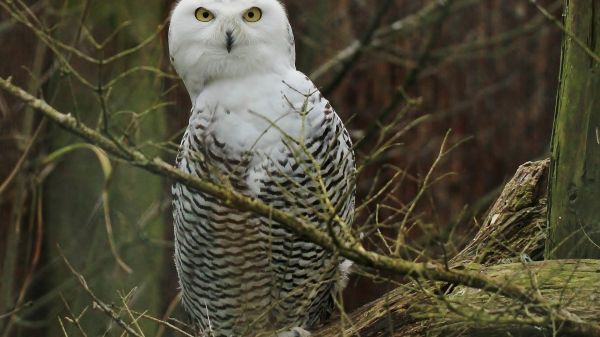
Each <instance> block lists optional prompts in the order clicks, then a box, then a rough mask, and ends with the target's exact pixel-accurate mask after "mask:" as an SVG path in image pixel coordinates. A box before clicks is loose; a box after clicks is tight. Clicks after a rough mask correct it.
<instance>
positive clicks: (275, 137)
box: [170, 0, 355, 336]
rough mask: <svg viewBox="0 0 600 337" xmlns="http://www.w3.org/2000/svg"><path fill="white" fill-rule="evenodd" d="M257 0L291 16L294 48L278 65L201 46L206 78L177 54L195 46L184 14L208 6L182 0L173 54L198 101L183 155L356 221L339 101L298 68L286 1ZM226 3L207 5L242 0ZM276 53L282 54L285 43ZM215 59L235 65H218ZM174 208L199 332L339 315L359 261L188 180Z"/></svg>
mask: <svg viewBox="0 0 600 337" xmlns="http://www.w3.org/2000/svg"><path fill="white" fill-rule="evenodd" d="M194 1H198V0H194ZM204 1H209V0H204ZM253 1H255V2H256V4H257V5H260V6H261V7H260V9H261V11H262V13H263V15H264V16H265V20H266V19H269V15H273V14H272V13H279V15H280V16H281V15H283V16H284V18H283V19H282V20H281V26H280V27H281V30H282V31H283V33H282V38H285V44H286V45H287V46H288V47H287V48H283V49H281V50H279V52H280V53H281V54H283V55H280V57H276V58H275V59H274V60H273V63H271V64H262V63H256V61H257V60H255V59H254V58H253V57H250V56H249V55H247V54H246V53H245V52H243V51H240V52H239V55H235V50H236V49H235V48H236V45H235V44H234V45H233V52H231V51H229V52H227V54H231V55H225V56H224V58H222V59H221V58H219V59H217V58H213V59H211V58H210V57H208V56H207V55H206V53H205V54H204V55H203V56H202V57H199V56H198V57H199V58H198V59H197V60H196V63H201V64H202V65H204V66H206V67H208V68H210V69H206V68H202V70H200V69H196V68H193V69H191V70H194V69H196V70H197V71H198V72H200V75H199V76H195V77H193V73H190V72H189V71H187V70H186V72H184V70H183V69H181V68H182V67H187V65H185V66H182V65H181V64H180V63H178V59H181V58H185V55H188V54H187V53H188V52H189V50H188V49H187V48H189V46H187V45H183V43H184V42H185V41H181V43H178V42H177V41H175V42H174V41H173V40H175V38H174V37H175V36H176V35H177V36H178V35H179V30H177V28H176V26H174V24H175V21H174V20H176V19H178V18H179V17H180V16H183V15H189V12H191V10H192V9H194V8H196V7H197V6H198V5H197V4H196V3H193V2H190V1H187V0H183V1H181V2H180V3H179V4H178V7H177V8H176V9H175V11H174V13H173V17H172V24H171V30H170V49H171V55H172V58H173V59H174V64H175V66H176V68H177V70H178V72H179V74H180V75H181V76H182V77H183V78H184V81H185V82H186V86H187V87H188V91H190V96H191V97H192V100H193V103H194V108H193V109H192V115H191V117H190V121H189V126H188V128H187V130H186V132H185V134H184V137H183V140H182V144H181V148H180V153H179V156H178V159H177V163H178V166H179V168H180V169H181V170H184V171H186V172H188V173H191V174H194V175H197V176H199V177H202V178H204V179H208V180H211V181H213V182H215V183H217V184H220V185H224V186H229V187H231V188H233V189H235V190H236V191H238V192H240V193H242V194H244V195H247V196H249V197H252V198H257V199H260V200H262V201H263V202H265V203H267V204H270V205H273V206H274V207H277V208H279V209H282V210H285V211H286V212H289V213H290V214H294V215H295V216H297V217H301V218H302V219H304V220H305V221H308V222H310V223H313V224H315V225H316V226H318V227H320V228H322V229H324V230H328V228H327V226H330V225H331V223H332V221H330V219H331V217H332V216H333V214H337V215H339V216H340V218H342V219H343V220H345V221H346V222H347V223H351V221H352V213H353V210H354V188H355V186H354V176H355V166H354V156H353V153H352V145H351V141H350V137H349V135H348V133H347V131H346V129H345V128H344V126H343V124H342V122H341V120H340V119H339V117H338V116H337V114H336V113H335V111H334V110H333V108H332V107H331V105H330V103H329V102H328V101H327V100H326V99H325V98H324V97H323V96H322V95H321V94H320V92H319V91H318V90H317V89H316V87H315V86H314V84H313V83H312V82H311V81H310V80H309V79H308V78H307V77H306V76H304V75H303V74H302V73H300V72H298V71H296V70H295V69H294V67H293V54H292V53H290V51H289V50H290V48H289V46H290V45H291V49H293V39H292V38H290V35H291V31H290V30H289V24H288V23H287V18H285V13H284V12H283V9H282V7H281V5H280V4H279V3H278V2H276V1H274V0H253ZM224 2H226V3H228V5H227V6H226V7H219V5H216V4H215V5H214V6H213V7H209V6H208V5H204V7H206V8H208V10H213V11H214V12H215V13H228V12H227V11H232V12H234V11H235V10H236V9H235V6H231V5H232V4H237V3H238V2H237V1H236V0H229V1H227V0H225V1H224ZM240 3H241V4H240V5H239V6H241V7H239V8H241V9H237V10H238V11H239V12H243V10H246V8H247V7H248V3H247V2H240ZM223 6H225V5H223ZM204 7H203V8H204ZM235 13H236V15H239V14H237V12H235ZM223 15H225V14H223ZM215 17H217V18H218V14H215ZM181 20H183V19H181ZM215 20H216V19H215ZM215 24H216V23H215ZM224 24H225V25H227V24H231V21H226V23H224ZM174 27H175V29H174ZM235 27H237V29H238V30H241V29H242V28H243V27H242V26H235ZM240 34H241V33H240ZM229 38H230V37H229ZM272 38H276V36H272ZM240 39H241V38H240ZM240 43H242V42H240ZM261 43H262V42H261ZM265 43H266V42H265ZM229 47H231V46H229ZM240 48H242V47H240ZM182 50H183V51H182ZM250 50H251V49H250ZM250 50H249V51H248V52H250ZM271 55H275V56H277V55H278V54H277V49H274V50H273V54H271ZM209 56H210V55H209ZM207 59H208V61H210V62H208V61H207ZM187 61H189V60H187ZM187 61H186V62H187ZM260 61H261V62H266V60H260ZM220 62H225V63H224V66H227V65H228V64H230V63H227V62H232V64H231V66H232V67H236V66H238V65H239V64H238V63H239V62H242V63H244V64H245V67H246V68H244V70H243V71H242V72H241V73H239V71H241V70H240V69H238V73H236V74H235V76H227V71H229V70H225V68H222V67H220ZM248 62H250V63H249V64H248ZM192 63H193V62H192ZM233 63H235V65H234V64H233ZM212 67H217V68H219V69H220V71H222V72H225V74H222V73H219V75H216V74H217V73H215V74H212V73H211V72H212V71H213V70H211V69H212ZM227 69H229V68H227ZM207 73H210V74H211V75H212V76H209V75H208V74H207ZM192 77H193V78H192ZM195 93H197V94H195ZM173 207H174V210H173V215H174V222H175V262H176V266H177V271H178V274H179V278H180V283H181V288H182V293H183V305H184V307H185V308H186V310H187V312H188V313H189V314H190V317H191V319H192V321H193V323H194V324H195V325H196V326H197V327H198V329H199V330H200V332H202V333H204V334H206V335H215V336H246V335H252V336H256V335H259V334H260V333H262V332H267V333H269V334H272V333H273V332H275V331H279V330H289V329H292V328H295V327H300V328H309V327H311V326H313V325H314V324H316V323H317V322H319V321H320V320H322V319H324V318H326V317H327V316H328V315H329V313H330V312H331V309H332V307H333V296H334V295H335V293H336V291H337V289H339V287H341V286H342V284H343V281H344V278H345V277H346V275H345V273H346V272H347V267H348V264H347V263H344V264H343V265H341V264H342V262H343V261H342V260H340V258H339V257H337V256H334V255H333V254H332V253H330V252H328V251H325V250H324V249H323V248H321V247H319V246H318V245H316V244H313V243H311V242H309V241H307V240H306V239H305V238H302V237H299V236H297V235H295V234H293V233H292V232H290V231H289V230H287V229H286V228H284V227H283V226H281V225H280V224H279V223H277V222H275V221H272V220H271V219H268V218H265V217H260V216H256V215H254V214H252V213H250V212H241V211H239V210H235V209H231V208H229V207H227V206H225V205H223V203H221V202H220V201H219V200H217V199H215V198H213V197H211V196H209V195H206V194H204V193H201V192H198V191H194V190H190V189H189V188H187V187H186V186H184V185H181V184H175V185H174V186H173ZM333 227H334V228H333V230H334V231H336V230H337V228H335V226H333Z"/></svg>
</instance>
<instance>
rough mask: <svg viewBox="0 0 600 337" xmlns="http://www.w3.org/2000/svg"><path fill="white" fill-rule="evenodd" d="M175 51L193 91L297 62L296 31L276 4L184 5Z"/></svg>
mask: <svg viewBox="0 0 600 337" xmlns="http://www.w3.org/2000/svg"><path fill="white" fill-rule="evenodd" d="M169 52H170V55H171V61H172V62H173V64H174V66H175V69H176V70H177V72H178V73H179V75H180V76H181V77H182V78H183V80H184V82H185V83H186V86H187V87H188V91H192V90H198V88H195V87H197V86H198V85H200V86H202V85H203V84H204V83H206V81H210V80H214V79H218V78H223V77H235V76H243V75H244V74H248V73H260V72H261V71H262V72H266V71H277V70H278V69H283V68H289V67H294V62H295V51H294V42H293V35H292V32H291V28H290V25H289V22H288V19H287V15H286V12H285V9H284V8H283V6H282V5H281V4H280V3H279V2H278V1H276V0H181V1H180V2H179V3H178V4H177V5H176V7H175V9H174V10H173V13H172V15H171V25H170V27H169ZM200 89H201V88H200ZM190 94H192V93H191V92H190Z"/></svg>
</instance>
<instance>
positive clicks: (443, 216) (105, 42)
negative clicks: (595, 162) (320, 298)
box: [0, 0, 562, 337]
mask: <svg viewBox="0 0 600 337" xmlns="http://www.w3.org/2000/svg"><path fill="white" fill-rule="evenodd" d="M283 2H284V3H285V5H286V7H287V9H288V12H289V16H290V21H291V23H292V27H293V29H294V33H295V36H296V44H297V46H296V49H297V54H298V58H297V60H298V61H297V66H298V69H299V70H301V71H303V72H305V73H306V74H309V75H310V77H311V78H312V79H313V80H314V81H315V83H317V85H318V86H319V87H320V88H322V90H323V91H324V93H325V94H326V96H327V97H328V98H329V99H330V101H331V102H332V104H333V105H334V107H335V108H336V110H337V112H338V114H339V115H340V116H341V117H342V119H343V120H344V121H346V125H347V127H348V128H349V129H350V130H351V132H352V137H353V138H354V140H355V141H356V142H357V143H358V144H359V146H358V147H357V149H356V151H357V154H358V157H359V158H360V160H364V159H365V158H369V156H370V155H371V154H372V153H374V152H375V151H376V149H377V147H378V146H380V145H381V144H380V142H379V136H380V135H382V134H383V130H384V129H385V126H386V125H395V126H396V127H395V128H394V129H393V130H392V131H390V133H388V134H387V135H386V137H391V135H393V134H395V133H400V136H399V138H398V139H397V140H396V141H395V143H397V144H396V145H395V146H393V147H392V148H391V149H389V150H388V151H386V152H385V154H384V155H382V156H379V157H378V158H377V160H374V161H369V162H364V163H365V165H364V167H363V170H362V171H361V174H360V176H359V177H358V179H359V180H358V184H359V185H358V187H359V188H358V200H359V202H360V201H361V200H364V199H365V198H366V196H367V195H368V194H369V193H371V191H372V188H373V186H374V185H375V186H383V185H384V184H385V182H386V180H387V179H389V178H390V177H391V176H392V175H393V174H394V172H396V171H397V169H401V170H404V171H403V172H405V175H404V176H405V179H403V182H402V184H401V185H399V187H398V188H395V189H393V191H392V193H391V194H390V195H389V196H388V197H387V198H392V199H393V200H394V202H397V203H398V204H399V205H408V204H410V202H411V200H414V198H415V195H416V194H417V192H418V190H419V189H420V188H421V187H422V184H423V181H424V177H425V176H426V175H427V173H428V172H429V170H430V168H431V167H432V165H433V163H434V161H435V159H436V157H437V156H438V152H439V150H440V146H441V144H442V142H443V139H444V136H445V135H446V134H447V132H448V130H451V132H450V133H449V136H448V142H447V145H448V146H452V145H456V147H455V148H454V149H453V150H452V151H451V152H450V153H449V154H447V155H446V156H444V157H443V158H442V159H441V160H440V161H439V163H438V164H437V165H436V167H435V170H434V173H435V177H436V179H435V184H431V186H428V188H427V190H426V193H425V194H424V195H423V196H422V197H421V198H420V199H419V200H418V201H419V202H418V203H417V204H416V208H415V211H414V212H413V214H412V215H411V221H414V223H417V224H418V226H415V227H414V228H415V229H413V230H410V231H409V232H408V237H409V241H410V242H411V244H413V245H414V247H416V250H420V249H423V247H427V245H428V244H430V243H431V241H440V242H442V246H443V247H444V253H446V254H450V255H451V254H452V253H455V252H456V250H457V249H459V248H460V245H461V244H462V243H464V242H465V241H466V240H468V239H469V238H470V236H469V235H470V233H472V232H473V231H474V230H475V229H476V227H477V219H479V218H481V216H482V214H483V213H484V212H485V210H486V208H487V207H488V206H489V205H490V203H491V202H492V201H493V200H494V198H495V196H497V193H498V192H499V188H500V187H501V186H502V183H503V182H504V181H506V179H508V178H510V177H511V176H512V174H513V173H514V172H515V170H516V168H517V167H518V166H519V165H520V164H522V163H524V162H526V161H529V160H534V159H539V158H543V157H545V156H547V154H548V151H549V144H550V134H551V124H552V119H553V114H554V103H555V94H556V87H557V81H558V70H559V59H560V43H561V33H560V31H559V30H558V29H557V28H556V27H555V26H554V25H553V24H552V22H551V21H549V20H548V19H546V18H544V16H543V15H542V14H541V13H540V11H539V10H538V9H537V8H536V7H535V6H534V5H532V4H531V3H530V2H529V1H524V0H455V1H451V2H448V3H446V2H442V1H425V0H423V1H418V0H393V1H391V0H378V1H375V0H371V1H367V0H318V1H317V0H303V1H291V0H288V1H283ZM538 3H539V4H540V5H541V6H543V7H544V8H546V9H548V10H549V11H550V12H551V13H552V14H553V15H555V16H556V17H560V13H561V4H562V1H553V0H544V1H542V0H540V1H538ZM173 4H174V1H158V0H147V1H116V0H113V1H95V0H60V1H59V0H32V1H29V0H27V1H25V0H13V1H8V0H0V20H1V21H0V45H1V46H2V48H0V76H2V77H8V76H12V78H13V83H15V84H17V85H19V86H21V87H23V88H25V89H27V90H28V91H29V92H31V93H35V94H36V95H38V96H39V97H43V98H44V99H45V100H46V101H47V102H48V103H50V104H51V105H52V106H54V107H56V108H57V109H58V110H59V111H62V112H68V113H71V114H72V115H74V116H76V117H78V118H79V119H80V120H81V121H82V122H84V123H86V124H87V125H89V126H92V127H97V128H98V129H100V130H103V131H106V129H105V125H104V121H105V119H104V117H103V116H105V115H108V116H110V119H109V120H108V125H107V126H108V130H109V131H108V132H109V134H112V135H114V136H118V137H119V138H120V139H122V140H123V141H126V142H127V143H129V144H132V145H136V146H138V147H139V148H140V149H141V150H142V151H143V152H145V153H147V154H149V155H160V156H161V157H163V158H165V159H166V160H168V161H170V162H173V161H174V155H175V151H176V144H177V143H178V141H179V137H180V136H181V134H182V130H183V128H185V126H186V124H187V120H188V118H189V110H190V102H189V96H188V94H187V92H186V91H185V89H184V87H183V85H182V83H181V82H180V81H179V80H178V78H177V77H176V75H175V73H174V70H173V69H172V67H171V66H170V64H169V60H168V53H167V41H166V31H167V30H166V28H165V27H166V26H164V25H166V24H167V18H168V15H169V12H170V10H171V8H172V6H173ZM357 41H362V42H363V45H366V46H367V47H365V48H358V49H360V52H359V53H358V54H356V53H354V52H355V51H356V49H357V46H358V44H357ZM348 55H350V56H348ZM400 131H402V132H400ZM360 139H363V141H360V142H358V140H360ZM437 178H440V179H437ZM170 184H171V182H170V181H168V180H166V179H162V178H161V177H157V176H154V175H152V174H149V173H147V172H144V171H142V170H139V169H136V168H132V167H131V166H128V165H127V163H124V162H120V161H118V160H109V159H108V158H107V157H106V155H105V154H104V153H102V152H101V151H99V150H98V149H97V148H95V147H93V146H89V145H85V144H84V143H83V142H82V141H81V140H80V139H78V138H76V137H74V136H72V135H70V134H69V133H67V132H65V131H64V130H62V129H61V128H59V127H57V126H56V125H53V124H52V123H51V122H46V121H44V119H43V118H41V116H40V115H39V114H38V113H36V112H35V111H32V110H31V109H30V108H28V107H27V106H25V105H24V104H23V103H22V102H19V101H17V100H15V99H13V98H12V97H10V96H8V95H7V94H6V93H4V92H0V337H7V336H44V335H49V336H50V335H52V336H59V335H65V334H66V335H69V336H71V335H81V334H83V333H82V331H85V332H86V333H87V334H89V335H98V336H100V335H108V336H110V335H119V334H120V330H118V329H117V328H115V327H114V323H109V320H108V319H106V317H105V316H102V315H101V314H98V313H97V312H92V311H95V309H94V308H93V306H92V301H91V300H90V297H89V295H88V294H87V293H86V292H85V291H84V290H83V288H82V286H81V285H80V284H79V282H78V281H77V279H76V278H75V277H74V275H73V273H72V272H71V271H70V270H69V268H68V267H67V264H66V263H65V260H68V261H69V262H70V263H71V264H72V265H73V267H74V268H75V269H76V270H77V271H78V272H80V273H81V274H83V275H84V276H85V278H86V280H87V282H88V285H89V287H90V288H91V289H92V290H93V292H94V293H95V294H96V295H97V296H98V297H99V298H101V299H103V300H104V301H105V302H106V303H108V304H111V303H114V304H115V308H120V309H119V310H122V308H123V303H127V306H128V307H129V308H131V310H132V311H131V312H132V313H131V314H132V315H136V314H135V312H138V314H139V313H142V312H145V313H147V314H148V315H152V316H154V317H158V318H166V317H169V316H173V317H175V318H178V319H183V315H182V313H181V311H180V310H181V309H180V308H179V306H178V305H177V279H176V275H175V268H174V265H173V262H172V254H173V253H172V250H173V246H172V235H173V234H172V223H171V222H172V220H171V215H170ZM378 214H379V213H378ZM379 216H381V217H385V216H391V215H390V214H387V213H386V212H385V211H382V212H381V214H380V215H379ZM372 218H373V208H372V207H366V210H365V211H363V212H362V213H361V214H359V217H358V221H357V222H358V223H359V224H362V223H363V222H369V221H370V219H372ZM367 240H368V239H367ZM371 248H373V249H379V248H378V247H377V244H376V243H375V242H373V243H372V247H371ZM432 251H434V252H432V253H431V257H433V258H435V254H437V253H436V252H435V249H433V250H432ZM438 253H439V252H438ZM428 254H429V253H428ZM63 256H64V258H63ZM391 287H393V284H391V283H385V282H373V281H371V280H370V279H369V278H365V277H360V276H354V277H353V278H352V279H351V282H350V285H349V287H348V289H347V291H346V293H345V304H346V308H347V310H352V309H353V308H356V307H358V306H360V305H362V304H365V303H367V302H369V301H370V300H373V299H375V298H376V297H378V296H380V295H381V294H383V293H384V292H385V291H387V290H389V289H390V288H391ZM115 310H116V309H115ZM134 311H135V312H134ZM78 317H80V319H79V320H78V319H76V318H78ZM99 317H100V318H99ZM140 322H141V323H140V324H143V326H144V329H145V331H149V332H148V335H157V336H161V335H165V336H168V335H171V334H172V333H173V332H171V331H169V330H168V329H164V327H162V328H161V326H160V325H156V324H153V323H152V322H150V321H148V320H141V321H140ZM142 322H143V323H142ZM63 331H64V332H63Z"/></svg>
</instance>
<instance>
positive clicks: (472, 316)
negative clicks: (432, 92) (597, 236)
mask: <svg viewBox="0 0 600 337" xmlns="http://www.w3.org/2000/svg"><path fill="white" fill-rule="evenodd" d="M548 168H549V160H543V161H538V162H530V163H526V164H524V165H522V166H521V167H519V169H518V170H517V172H516V174H515V175H514V177H513V178H512V179H511V180H510V181H509V182H508V183H507V184H506V186H505V187H504V189H503V191H502V193H501V195H500V197H499V198H498V200H497V201H496V202H495V203H494V205H493V206H492V207H491V208H490V210H489V211H488V213H487V216H486V217H485V220H484V221H483V223H482V225H481V228H480V229H479V231H478V233H477V234H476V235H475V237H474V238H473V240H472V241H471V242H469V243H468V244H467V245H466V246H465V248H464V249H463V250H462V251H461V252H460V253H458V254H457V255H456V256H455V257H453V258H452V259H451V260H450V261H449V263H448V265H449V267H450V268H460V269H465V270H469V271H472V272H476V273H483V274H485V275H486V276H489V277H491V278H493V279H496V280H501V281H503V282H506V283H507V284H509V283H510V284H514V285H519V286H522V287H524V288H526V289H530V290H531V291H536V292H539V293H541V294H542V295H543V296H544V298H546V299H548V301H549V303H553V305H555V306H556V310H565V311H564V312H568V313H569V314H570V315H573V317H574V318H576V319H577V320H580V321H581V322H588V323H590V324H598V323H600V287H599V285H600V261H597V260H587V261H585V260H579V261H578V260H569V261H542V262H534V261H533V259H541V258H542V254H543V251H544V242H545V239H546V227H547V226H546V211H547V208H546V196H547V177H548ZM523 307H524V304H522V303H517V302H515V301H512V300H508V299H506V298H503V297H501V296H498V295H497V294H494V293H488V292H485V291H481V290H474V289H470V288H466V287H463V286H454V285H448V284H441V283H432V282H423V281H417V280H412V281H411V282H409V283H407V284H406V285H403V286H401V287H398V288H396V289H394V290H392V291H391V292H389V293H387V294H385V295H384V296H382V297H381V298H379V299H377V300H375V301H373V302H371V303H369V304H367V305H365V306H363V307H362V308H360V309H358V310H356V311H355V312H353V313H351V314H348V315H344V319H343V320H342V321H340V320H339V319H338V320H336V321H334V322H330V323H329V324H328V325H326V326H325V327H323V328H321V329H319V330H318V331H316V332H315V333H314V334H315V335H316V336H342V335H343V336H351V335H357V336H358V335H360V336H363V337H364V336H402V337H409V336H485V337H493V336H552V335H555V336H564V335H572V336H580V335H582V334H586V333H588V332H587V331H583V330H577V329H575V330H574V329H571V327H562V326H554V325H553V323H552V317H540V316H536V315H534V314H529V315H528V314H523V312H525V313H527V312H528V310H523V309H524V308H523ZM525 309H527V308H525ZM595 328H597V326H595ZM592 330H594V329H592ZM588 335H593V334H588Z"/></svg>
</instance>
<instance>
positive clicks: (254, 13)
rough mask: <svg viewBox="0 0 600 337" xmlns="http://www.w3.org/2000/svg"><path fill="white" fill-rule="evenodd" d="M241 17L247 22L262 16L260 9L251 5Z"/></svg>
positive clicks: (254, 20)
mask: <svg viewBox="0 0 600 337" xmlns="http://www.w3.org/2000/svg"><path fill="white" fill-rule="evenodd" d="M243 17H244V20H246V21H248V22H256V21H258V20H260V18H262V11H261V10H260V8H258V7H252V8H250V9H249V10H247V11H246V13H244V16H243Z"/></svg>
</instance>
